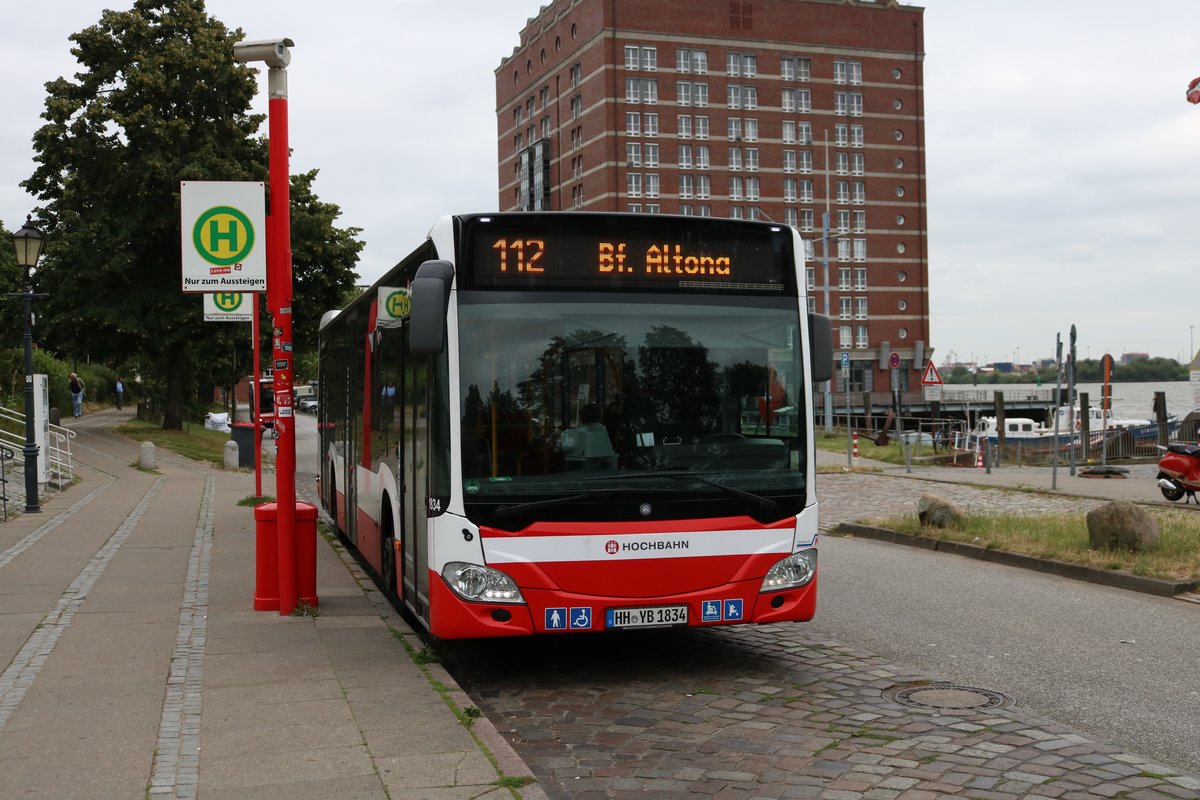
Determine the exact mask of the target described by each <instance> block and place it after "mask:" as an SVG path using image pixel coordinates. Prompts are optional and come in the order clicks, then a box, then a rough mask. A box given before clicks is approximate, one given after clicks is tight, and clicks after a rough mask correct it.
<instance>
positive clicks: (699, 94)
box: [692, 81, 708, 108]
mask: <svg viewBox="0 0 1200 800" xmlns="http://www.w3.org/2000/svg"><path fill="white" fill-rule="evenodd" d="M692 96H693V99H694V100H695V102H696V105H697V106H698V107H699V108H705V107H707V106H708V84H707V83H705V82H703V81H697V82H696V83H693V84H692Z"/></svg>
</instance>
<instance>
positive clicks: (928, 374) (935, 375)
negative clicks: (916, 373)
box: [921, 361, 942, 386]
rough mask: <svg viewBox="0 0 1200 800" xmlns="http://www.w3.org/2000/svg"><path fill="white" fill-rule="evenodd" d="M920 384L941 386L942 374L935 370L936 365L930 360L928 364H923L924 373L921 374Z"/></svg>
mask: <svg viewBox="0 0 1200 800" xmlns="http://www.w3.org/2000/svg"><path fill="white" fill-rule="evenodd" d="M921 385H922V386H941V385H942V376H941V374H940V373H939V372H938V371H937V367H935V366H934V365H933V361H930V362H929V363H928V364H926V365H925V374H924V375H922V376H921Z"/></svg>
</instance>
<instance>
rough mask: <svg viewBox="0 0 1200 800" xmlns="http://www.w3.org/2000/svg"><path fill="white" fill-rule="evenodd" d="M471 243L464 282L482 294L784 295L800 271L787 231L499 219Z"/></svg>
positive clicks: (481, 226)
mask: <svg viewBox="0 0 1200 800" xmlns="http://www.w3.org/2000/svg"><path fill="white" fill-rule="evenodd" d="M609 219H611V218H609ZM468 236H469V239H470V246H469V248H468V252H470V254H471V261H470V264H469V265H468V268H467V272H468V273H469V276H470V277H469V280H468V281H466V282H467V283H469V284H470V286H471V287H473V288H479V289H586V288H607V289H616V288H626V289H657V290H660V291H670V290H688V289H691V290H696V289H716V290H722V289H725V290H730V291H736V290H754V291H782V290H784V289H786V288H790V284H791V281H789V280H788V275H789V274H790V273H791V270H792V264H793V263H794V262H793V261H792V255H791V251H792V248H791V236H790V232H789V229H787V228H782V227H780V228H768V227H766V226H763V227H758V226H755V227H753V228H746V227H740V228H738V229H737V230H734V229H733V227H731V226H729V225H722V224H720V223H702V224H700V225H696V226H692V225H689V224H688V223H686V222H685V223H682V224H681V223H680V222H679V221H678V220H671V221H670V222H669V223H668V222H662V223H658V224H654V225H647V224H645V222H644V221H643V220H632V219H631V220H629V221H628V222H626V224H625V225H612V224H607V225H601V224H596V225H578V224H577V225H574V226H572V227H571V228H569V229H568V228H565V227H563V226H561V225H545V224H539V222H538V220H537V219H536V218H531V219H527V220H522V219H521V218H520V217H513V218H508V217H500V218H497V219H495V220H491V219H489V220H478V221H474V224H472V225H470V226H469V234H468ZM461 278H462V274H461V271H460V280H461Z"/></svg>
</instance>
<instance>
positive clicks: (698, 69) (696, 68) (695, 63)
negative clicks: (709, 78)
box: [675, 48, 708, 75]
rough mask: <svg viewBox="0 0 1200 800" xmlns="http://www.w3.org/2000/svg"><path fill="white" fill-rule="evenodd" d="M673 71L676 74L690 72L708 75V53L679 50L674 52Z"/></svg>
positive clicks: (704, 51)
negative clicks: (674, 70)
mask: <svg viewBox="0 0 1200 800" xmlns="http://www.w3.org/2000/svg"><path fill="white" fill-rule="evenodd" d="M675 69H676V70H677V71H678V72H692V73H695V74H696V75H705V74H707V73H708V51H707V50H689V49H685V48H680V49H679V50H676V51H675Z"/></svg>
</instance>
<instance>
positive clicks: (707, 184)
mask: <svg viewBox="0 0 1200 800" xmlns="http://www.w3.org/2000/svg"><path fill="white" fill-rule="evenodd" d="M710 196H712V181H711V179H710V178H709V177H708V176H707V175H697V176H696V197H697V198H698V199H700V200H707V199H708V198H709V197H710ZM703 209H704V207H703V206H701V207H700V209H699V211H700V216H702V217H707V216H708V214H705V213H704V210H703Z"/></svg>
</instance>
